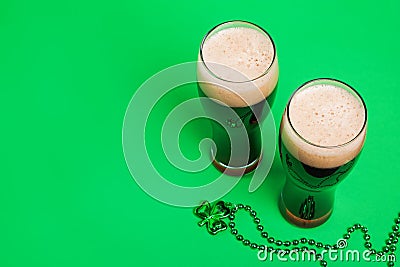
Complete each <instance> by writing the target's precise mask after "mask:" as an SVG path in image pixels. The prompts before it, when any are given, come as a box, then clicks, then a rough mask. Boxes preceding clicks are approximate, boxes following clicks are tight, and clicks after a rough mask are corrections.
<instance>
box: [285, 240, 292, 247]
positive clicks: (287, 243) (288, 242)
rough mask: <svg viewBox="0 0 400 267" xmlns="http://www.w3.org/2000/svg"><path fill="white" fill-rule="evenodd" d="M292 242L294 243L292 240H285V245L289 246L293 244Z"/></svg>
mask: <svg viewBox="0 0 400 267" xmlns="http://www.w3.org/2000/svg"><path fill="white" fill-rule="evenodd" d="M291 243H292V242H290V241H285V242H283V245H284V246H285V247H288V246H290V245H291Z"/></svg>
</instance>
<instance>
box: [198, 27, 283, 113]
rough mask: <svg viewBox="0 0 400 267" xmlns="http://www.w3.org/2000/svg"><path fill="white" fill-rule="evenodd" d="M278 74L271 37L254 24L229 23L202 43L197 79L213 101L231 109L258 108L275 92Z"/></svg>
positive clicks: (213, 32)
mask: <svg viewBox="0 0 400 267" xmlns="http://www.w3.org/2000/svg"><path fill="white" fill-rule="evenodd" d="M278 73H279V70H278V59H277V55H276V50H275V45H274V43H273V41H272V39H271V37H270V36H269V35H268V33H266V32H265V31H264V30H263V29H261V28H259V27H258V26H256V25H254V24H252V23H249V22H243V21H231V22H226V23H223V24H220V25H218V26H216V27H215V28H214V29H212V30H211V31H210V32H209V33H208V34H207V35H206V36H205V37H204V39H203V42H202V44H201V47H200V52H199V58H198V65H197V77H198V81H199V85H200V87H201V89H202V91H203V92H204V93H205V94H206V95H207V96H208V97H210V98H213V99H216V100H219V101H221V102H223V103H225V104H226V105H228V106H231V107H245V106H251V105H254V104H257V103H259V102H260V101H262V100H264V99H265V98H267V97H268V96H269V95H270V94H271V93H272V91H273V90H274V89H275V86H276V84H277V81H278Z"/></svg>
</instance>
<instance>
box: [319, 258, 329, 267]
mask: <svg viewBox="0 0 400 267" xmlns="http://www.w3.org/2000/svg"><path fill="white" fill-rule="evenodd" d="M320 264H321V266H323V267H325V266H328V263H327V262H326V261H325V260H322V261H321V262H320Z"/></svg>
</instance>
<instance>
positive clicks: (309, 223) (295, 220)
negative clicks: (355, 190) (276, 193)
mask: <svg viewBox="0 0 400 267" xmlns="http://www.w3.org/2000/svg"><path fill="white" fill-rule="evenodd" d="M279 209H280V211H281V214H282V216H283V217H284V218H285V219H286V220H287V221H288V222H290V223H292V224H294V225H296V226H298V227H302V228H313V227H317V226H320V225H321V224H323V223H324V222H326V221H327V220H328V219H329V217H330V216H331V214H332V209H331V210H329V211H328V212H327V213H326V214H324V215H322V216H321V217H319V218H316V219H312V220H306V219H302V218H300V217H297V216H296V215H294V214H293V213H292V212H291V211H290V210H288V209H287V208H286V206H285V204H284V202H283V199H282V196H281V197H280V200H279Z"/></svg>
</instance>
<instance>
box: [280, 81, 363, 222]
mask: <svg viewBox="0 0 400 267" xmlns="http://www.w3.org/2000/svg"><path fill="white" fill-rule="evenodd" d="M366 128H367V109H366V107H365V103H364V101H363V99H362V98H361V96H360V95H359V94H358V93H357V92H356V91H355V90H354V89H353V88H351V87H350V86H349V85H347V84H345V83H343V82H340V81H338V80H333V79H316V80H312V81H309V82H307V83H305V84H303V85H302V86H300V88H298V89H297V90H296V91H295V92H294V93H293V95H292V97H291V98H290V100H289V103H288V104H287V106H286V109H285V111H284V114H283V117H282V121H281V127H280V134H279V149H280V157H281V160H282V165H283V168H284V169H285V171H286V177H287V179H286V183H285V185H284V187H283V190H282V192H281V199H280V210H281V212H282V214H283V216H284V217H285V218H286V219H287V220H288V221H290V222H291V223H293V224H295V225H297V226H300V227H315V226H318V225H321V224H322V223H324V222H325V221H326V220H327V219H328V218H329V216H330V215H331V213H332V209H333V204H334V198H335V190H336V187H337V185H338V184H339V183H340V182H341V181H342V180H343V179H344V178H345V177H346V176H347V174H348V173H349V172H350V170H351V169H352V168H353V166H354V164H355V163H356V161H357V158H358V156H359V154H360V152H361V149H362V147H363V145H364V140H365V134H366Z"/></svg>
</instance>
